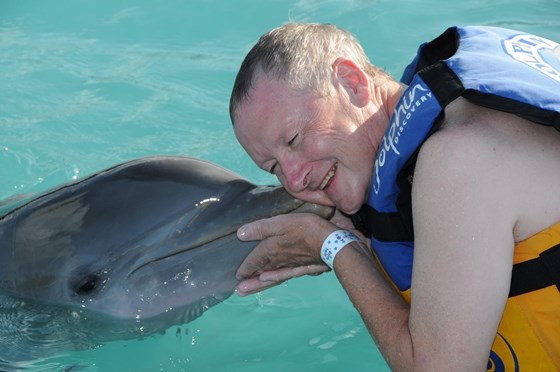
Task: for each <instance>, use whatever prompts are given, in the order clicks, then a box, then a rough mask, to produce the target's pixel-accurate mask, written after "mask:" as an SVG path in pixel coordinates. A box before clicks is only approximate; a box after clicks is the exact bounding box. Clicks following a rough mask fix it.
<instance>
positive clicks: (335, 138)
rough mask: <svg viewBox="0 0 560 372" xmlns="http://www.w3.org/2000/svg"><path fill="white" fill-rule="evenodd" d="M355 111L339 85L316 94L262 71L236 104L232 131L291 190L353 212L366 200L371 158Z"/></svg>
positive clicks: (302, 195) (373, 151)
mask: <svg viewBox="0 0 560 372" xmlns="http://www.w3.org/2000/svg"><path fill="white" fill-rule="evenodd" d="M358 111H359V110H357V108H356V107H355V106H353V105H352V104H351V102H350V100H349V99H348V95H347V94H346V92H345V91H344V90H339V91H337V93H336V94H335V95H334V97H328V98H317V96H316V95H314V94H312V93H301V92H296V91H294V90H291V89H289V88H288V87H286V86H285V85H284V84H283V83H282V82H280V81H277V80H275V79H270V78H267V77H266V76H262V77H260V78H258V79H257V81H256V82H255V84H254V86H253V88H252V90H251V94H250V98H249V99H248V100H247V101H245V102H243V103H242V104H241V106H240V107H239V109H238V111H237V116H236V118H235V125H234V131H235V135H236V137H237V139H238V140H239V142H240V144H241V145H242V146H243V148H244V149H245V151H247V153H248V154H249V156H250V157H251V158H252V159H253V161H254V162H255V163H256V164H257V165H258V166H259V167H261V168H262V169H264V170H266V171H269V172H272V173H273V174H275V175H276V176H277V177H278V179H279V180H280V182H281V183H282V185H284V187H286V189H287V190H288V191H289V192H290V193H291V194H292V195H294V196H295V197H297V198H299V199H302V200H305V201H309V202H314V203H319V204H325V205H334V206H336V207H337V208H339V209H340V210H342V211H343V212H345V213H349V214H352V213H355V212H356V211H357V210H358V209H359V208H360V206H361V205H362V204H363V203H364V202H365V199H366V197H367V193H368V190H369V185H370V182H371V176H372V170H373V164H374V161H375V149H374V147H373V145H372V141H371V139H370V138H369V136H368V133H367V131H366V130H365V128H366V126H365V125H363V126H362V125H361V124H362V122H363V120H361V119H360V116H361V115H360V114H359V113H358ZM366 119H367V118H366ZM364 120H365V119H364Z"/></svg>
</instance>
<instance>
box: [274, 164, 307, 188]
mask: <svg viewBox="0 0 560 372" xmlns="http://www.w3.org/2000/svg"><path fill="white" fill-rule="evenodd" d="M283 160H284V161H283V164H282V163H281V164H280V166H281V168H282V173H284V186H285V187H286V188H287V189H288V190H289V191H290V192H292V193H298V192H302V191H304V190H305V189H306V188H307V187H308V186H309V176H310V168H309V166H307V165H306V163H305V162H303V161H302V160H301V159H297V158H295V157H287V158H286V159H283Z"/></svg>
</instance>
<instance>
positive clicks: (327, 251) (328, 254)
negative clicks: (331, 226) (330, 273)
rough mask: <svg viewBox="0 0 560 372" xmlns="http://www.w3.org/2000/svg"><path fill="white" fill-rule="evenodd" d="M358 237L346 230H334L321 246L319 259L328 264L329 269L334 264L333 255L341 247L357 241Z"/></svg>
mask: <svg viewBox="0 0 560 372" xmlns="http://www.w3.org/2000/svg"><path fill="white" fill-rule="evenodd" d="M358 241H360V239H359V238H358V237H357V236H356V235H354V234H353V233H351V232H350V231H346V230H336V231H334V232H332V233H331V234H330V235H329V236H327V238H326V239H325V241H324V242H323V246H322V247H321V259H322V260H323V261H324V262H325V263H326V264H327V266H329V267H330V268H331V269H332V268H333V264H334V257H335V256H336V254H337V253H338V252H340V251H341V250H342V248H344V247H346V245H347V244H348V243H351V242H358Z"/></svg>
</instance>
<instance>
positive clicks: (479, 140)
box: [415, 100, 560, 240]
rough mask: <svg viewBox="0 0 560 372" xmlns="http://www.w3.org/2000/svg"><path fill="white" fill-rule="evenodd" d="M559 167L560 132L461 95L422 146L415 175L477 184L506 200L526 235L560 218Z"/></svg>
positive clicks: (457, 185)
mask: <svg viewBox="0 0 560 372" xmlns="http://www.w3.org/2000/svg"><path fill="white" fill-rule="evenodd" d="M559 167H560V132H558V131H556V130H555V129H553V128H550V127H546V126H542V125H538V124H535V123H532V122H529V121H527V120H524V119H521V118H519V117H517V116H515V115H512V114H507V113H503V112H499V111H496V110H491V109H487V108H483V107H479V106H476V105H473V104H471V103H468V102H467V101H465V100H458V101H457V102H454V103H453V104H452V105H450V107H449V109H448V110H446V120H445V123H444V125H443V127H442V128H441V129H440V130H439V131H438V132H436V133H435V134H434V135H432V136H431V137H430V138H429V139H428V140H427V141H426V142H425V144H424V145H423V146H422V149H421V151H420V154H419V157H418V163H417V170H416V174H415V180H416V178H417V176H420V177H422V176H424V177H430V178H431V179H432V180H431V181H430V182H429V183H424V184H428V185H430V187H432V188H433V187H434V186H436V185H438V184H441V186H440V187H441V188H445V189H447V190H455V191H460V190H462V189H463V188H471V189H474V190H478V191H477V192H479V193H485V194H486V197H487V198H494V199H496V200H502V202H503V203H504V208H505V210H504V212H503V213H504V214H505V215H504V218H514V219H515V220H516V221H517V222H516V226H515V228H514V230H515V231H514V234H515V240H521V239H523V238H527V237H529V236H531V235H532V234H534V233H536V232H537V231H540V230H542V229H543V228H545V227H548V226H550V225H552V224H554V223H555V222H558V221H560V196H559V195H558V193H556V192H554V189H555V185H557V184H558V183H559V182H560V172H558V171H557V170H558V169H559ZM425 191H426V192H430V191H429V190H425ZM464 191H465V192H466V190H464ZM443 192H445V190H444V191H443Z"/></svg>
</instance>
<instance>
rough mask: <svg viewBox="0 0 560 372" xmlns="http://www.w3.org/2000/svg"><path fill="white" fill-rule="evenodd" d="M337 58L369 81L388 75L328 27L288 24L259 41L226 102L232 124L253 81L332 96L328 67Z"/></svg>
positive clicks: (348, 39)
mask: <svg viewBox="0 0 560 372" xmlns="http://www.w3.org/2000/svg"><path fill="white" fill-rule="evenodd" d="M339 57H346V58H349V59H351V60H353V61H354V63H356V64H357V65H358V67H360V68H361V69H362V70H363V71H364V72H365V73H366V74H367V75H368V76H370V77H371V78H372V80H375V79H379V78H383V79H386V78H388V77H389V76H388V74H387V73H386V72H385V71H383V70H381V69H379V68H378V67H376V66H374V65H372V64H371V62H370V61H369V58H368V57H367V56H366V54H365V52H364V50H363V48H362V46H361V45H360V43H359V42H358V40H357V39H356V38H355V37H354V36H353V35H352V34H351V33H350V32H348V31H346V30H344V29H341V28H339V27H337V26H335V25H332V24H317V23H288V24H285V25H283V26H281V27H278V28H275V29H273V30H271V31H269V32H267V33H265V34H264V35H262V36H261V37H260V39H259V40H258V41H257V43H256V44H255V45H254V46H253V48H252V49H251V50H250V51H249V53H248V54H247V56H246V57H245V59H244V61H243V63H242V64H241V67H240V69H239V72H238V73H237V77H236V79H235V83H234V85H233V91H232V94H231V98H230V106H229V112H230V117H231V120H232V123H233V121H234V117H235V114H236V112H237V109H238V108H239V106H240V105H241V104H242V103H243V102H245V101H246V100H247V99H248V98H249V96H250V92H251V88H252V86H253V84H254V82H255V80H256V79H257V78H258V77H259V76H261V75H267V76H270V77H272V78H275V79H278V80H281V81H283V82H285V83H286V84H287V86H288V87H290V88H291V89H294V90H298V91H312V92H314V93H316V94H318V95H319V96H330V95H331V94H332V91H331V89H332V84H331V72H332V63H333V62H334V61H335V60H336V59H337V58H339Z"/></svg>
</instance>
